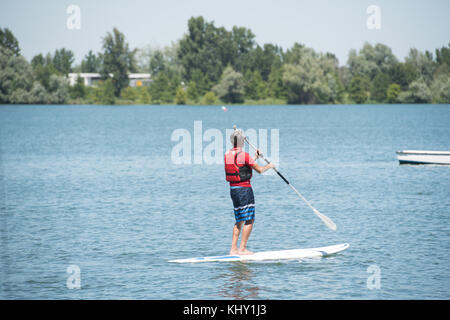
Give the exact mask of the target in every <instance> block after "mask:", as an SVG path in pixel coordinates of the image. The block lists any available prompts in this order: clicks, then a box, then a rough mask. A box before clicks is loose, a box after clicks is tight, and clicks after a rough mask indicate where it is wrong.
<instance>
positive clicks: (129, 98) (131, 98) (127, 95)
mask: <svg viewBox="0 0 450 320" xmlns="http://www.w3.org/2000/svg"><path fill="white" fill-rule="evenodd" d="M120 98H121V99H122V100H124V101H122V102H126V103H129V104H133V103H135V102H136V101H137V99H138V93H137V91H136V88H132V87H126V88H125V89H123V90H122V92H121V93H120Z"/></svg>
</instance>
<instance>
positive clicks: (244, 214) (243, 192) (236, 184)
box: [225, 130, 275, 255]
mask: <svg viewBox="0 0 450 320" xmlns="http://www.w3.org/2000/svg"><path fill="white" fill-rule="evenodd" d="M230 139H231V143H232V144H233V148H232V149H230V150H228V151H227V153H226V154H225V175H226V180H227V181H228V182H230V195H231V200H232V201H233V207H234V217H235V219H236V223H235V225H234V228H233V238H232V242H231V250H230V255H235V254H237V255H244V254H253V252H251V251H249V250H247V248H246V246H247V241H248V238H249V237H250V233H251V232H252V228H253V223H254V221H255V199H254V196H253V190H252V186H251V184H250V179H251V178H252V170H255V171H256V172H258V173H263V172H266V171H267V170H269V169H270V168H275V166H274V165H273V164H272V163H269V164H268V165H266V166H264V167H261V166H259V165H258V164H257V163H256V162H255V160H253V159H252V158H251V157H250V155H249V154H248V153H247V152H244V151H243V150H242V146H243V145H244V142H245V136H244V134H243V132H242V131H241V130H234V132H233V134H232V135H231V136H230ZM258 157H259V150H257V151H256V154H255V159H258ZM241 229H242V237H241V245H240V246H239V248H238V246H237V243H238V239H239V235H240V233H241Z"/></svg>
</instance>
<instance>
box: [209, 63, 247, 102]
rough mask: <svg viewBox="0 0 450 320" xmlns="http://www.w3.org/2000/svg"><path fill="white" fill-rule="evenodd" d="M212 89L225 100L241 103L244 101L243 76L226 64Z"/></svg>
mask: <svg viewBox="0 0 450 320" xmlns="http://www.w3.org/2000/svg"><path fill="white" fill-rule="evenodd" d="M212 90H213V92H214V93H216V94H217V96H219V98H220V99H222V100H223V101H225V102H228V103H242V102H243V101H244V99H243V97H244V77H243V76H242V74H241V73H239V72H236V71H234V70H233V68H232V67H231V66H228V67H226V68H225V70H224V71H223V74H222V77H221V79H220V81H219V83H218V84H217V85H215V86H214V87H213V89H212Z"/></svg>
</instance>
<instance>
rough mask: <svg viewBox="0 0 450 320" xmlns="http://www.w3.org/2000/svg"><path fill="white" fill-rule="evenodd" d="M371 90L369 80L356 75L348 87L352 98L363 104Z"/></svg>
mask: <svg viewBox="0 0 450 320" xmlns="http://www.w3.org/2000/svg"><path fill="white" fill-rule="evenodd" d="M368 91H369V81H368V80H367V78H362V77H360V76H356V77H353V78H352V81H351V82H350V85H349V87H348V93H349V96H350V99H352V100H353V102H355V103H357V104H362V103H365V102H366V101H367V98H368Z"/></svg>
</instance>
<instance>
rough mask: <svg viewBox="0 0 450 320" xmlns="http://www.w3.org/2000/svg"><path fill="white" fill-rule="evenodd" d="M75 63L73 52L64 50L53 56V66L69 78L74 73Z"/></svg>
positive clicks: (57, 51)
mask: <svg viewBox="0 0 450 320" xmlns="http://www.w3.org/2000/svg"><path fill="white" fill-rule="evenodd" d="M74 61H75V57H74V54H73V52H72V51H70V50H67V49H65V48H62V49H60V50H56V51H55V54H54V55H53V61H52V62H53V66H54V67H55V69H56V70H58V71H59V72H60V73H61V74H63V75H65V76H67V75H68V74H69V73H70V72H72V64H73V62H74Z"/></svg>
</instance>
